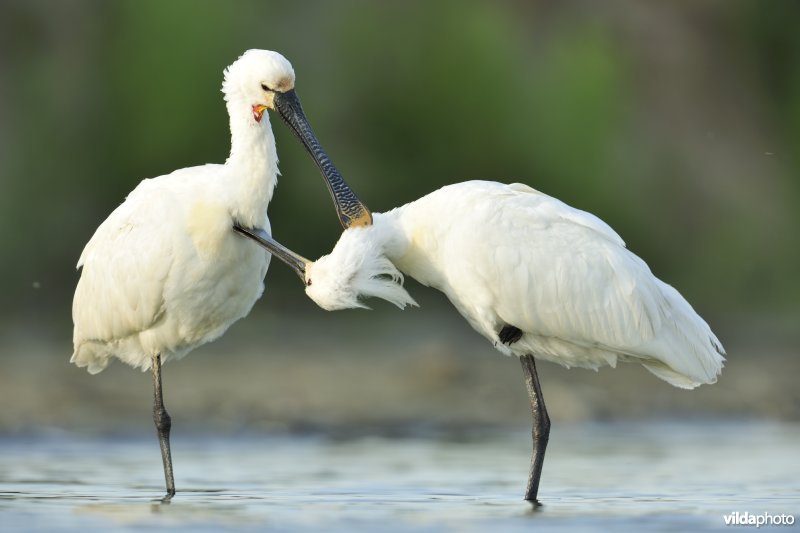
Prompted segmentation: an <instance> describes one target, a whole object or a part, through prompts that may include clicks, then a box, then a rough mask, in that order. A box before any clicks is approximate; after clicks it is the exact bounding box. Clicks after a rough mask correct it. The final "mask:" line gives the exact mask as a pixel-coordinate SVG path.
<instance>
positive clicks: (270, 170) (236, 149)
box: [225, 98, 278, 227]
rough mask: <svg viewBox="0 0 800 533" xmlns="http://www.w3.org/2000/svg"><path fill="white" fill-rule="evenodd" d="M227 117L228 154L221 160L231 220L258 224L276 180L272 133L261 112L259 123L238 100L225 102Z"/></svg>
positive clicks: (262, 218) (265, 117)
mask: <svg viewBox="0 0 800 533" xmlns="http://www.w3.org/2000/svg"><path fill="white" fill-rule="evenodd" d="M227 107H228V114H229V115H230V120H231V155H230V157H228V160H227V161H226V162H225V166H226V167H227V169H228V172H227V173H226V174H227V179H228V183H226V187H227V189H228V190H229V191H230V194H231V195H232V197H231V199H232V202H231V206H232V209H233V211H232V213H231V215H232V216H233V219H234V220H235V221H236V222H238V223H240V224H242V225H244V226H248V227H261V226H262V225H263V224H264V221H265V220H266V216H267V206H268V205H269V202H270V200H271V199H272V193H273V191H274V189H275V185H277V183H278V154H277V152H276V150H275V136H274V135H273V133H272V128H271V127H270V123H269V116H268V114H267V113H266V112H265V113H264V115H263V116H262V117H261V122H256V121H255V119H254V118H253V113H252V109H251V107H250V106H249V105H247V104H246V103H245V102H243V101H242V100H239V99H236V98H234V99H232V100H229V101H228V102H227Z"/></svg>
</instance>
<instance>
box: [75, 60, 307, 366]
mask: <svg viewBox="0 0 800 533" xmlns="http://www.w3.org/2000/svg"><path fill="white" fill-rule="evenodd" d="M262 84H263V85H264V86H267V87H271V88H275V87H277V86H281V87H282V88H284V89H291V88H292V86H293V85H294V71H293V70H292V67H291V65H290V64H289V62H288V61H287V60H286V59H285V58H283V56H281V55H280V54H277V53H275V52H268V51H264V50H250V51H248V52H247V53H245V54H244V55H243V56H242V57H241V58H240V59H239V60H237V61H236V62H235V63H234V64H233V65H231V66H230V67H229V68H228V69H227V70H226V72H225V81H224V85H223V92H224V94H225V99H226V101H227V107H228V113H229V114H230V125H231V155H230V157H229V158H228V160H227V161H226V162H225V164H223V165H204V166H198V167H192V168H185V169H180V170H177V171H175V172H173V173H171V174H168V175H165V176H160V177H157V178H153V179H148V180H144V181H142V182H141V183H140V184H139V186H138V187H136V189H134V190H133V192H131V193H130V195H129V196H128V197H127V199H126V200H125V202H124V203H123V204H122V205H120V206H119V207H118V208H117V209H115V210H114V212H113V213H111V215H110V216H109V217H108V218H107V219H106V220H105V222H103V223H102V224H101V225H100V227H99V228H97V231H96V232H95V234H94V236H92V238H91V239H90V240H89V243H88V244H87V245H86V248H85V249H84V250H83V253H82V254H81V257H80V260H79V261H78V267H79V268H80V267H82V269H83V270H82V272H81V278H80V281H79V282H78V287H77V289H76V290H75V298H74V301H73V306H72V316H73V321H74V323H75V329H74V334H73V342H74V348H75V351H74V354H73V356H72V362H73V363H75V364H76V365H78V366H81V367H88V370H89V372H91V373H97V372H100V371H101V370H103V369H104V368H105V367H106V365H108V362H109V359H110V358H111V357H117V358H119V359H121V360H122V361H124V362H126V363H128V364H129V365H131V366H134V367H138V368H141V369H142V370H147V369H149V368H150V366H151V359H152V356H153V355H154V354H160V355H161V360H162V361H168V360H170V359H173V358H178V357H181V356H183V355H185V354H186V353H188V352H189V351H190V350H192V349H193V348H195V347H197V346H199V345H201V344H203V343H206V342H209V341H211V340H213V339H215V338H217V337H219V336H220V335H222V333H224V332H225V330H226V329H227V328H228V327H229V326H230V325H231V324H232V323H233V322H235V321H236V320H238V319H240V318H242V317H243V316H245V315H246V314H247V313H248V312H249V311H250V309H251V308H252V306H253V304H254V303H255V301H256V300H257V299H258V298H259V297H260V296H261V293H262V291H263V288H264V286H263V279H264V275H265V274H266V271H267V266H268V265H269V255H268V254H266V253H265V252H264V251H263V250H260V249H257V247H254V246H253V245H252V243H250V242H249V241H247V240H246V239H243V238H241V237H240V236H239V235H236V234H235V233H234V232H233V231H232V227H233V225H234V223H239V224H242V225H244V226H247V227H260V228H264V229H266V230H267V231H269V221H268V219H267V205H268V204H269V202H270V199H271V198H272V192H273V189H274V188H275V184H276V182H277V175H278V158H277V154H276V151H275V139H274V137H273V134H272V129H271V128H270V123H269V117H268V115H266V114H264V115H263V118H262V117H261V116H258V120H257V119H256V117H257V115H256V114H255V113H256V109H255V108H256V107H257V106H263V107H271V106H272V102H271V98H272V95H271V94H270V93H269V91H264V90H263V89H262ZM262 112H263V109H262Z"/></svg>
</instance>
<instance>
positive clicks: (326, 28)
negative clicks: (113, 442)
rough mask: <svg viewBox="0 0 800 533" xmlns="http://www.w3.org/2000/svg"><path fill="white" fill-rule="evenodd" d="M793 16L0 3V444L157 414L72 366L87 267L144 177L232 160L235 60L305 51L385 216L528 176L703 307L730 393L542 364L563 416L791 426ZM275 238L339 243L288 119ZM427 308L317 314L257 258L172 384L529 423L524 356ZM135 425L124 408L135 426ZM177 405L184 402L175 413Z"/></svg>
mask: <svg viewBox="0 0 800 533" xmlns="http://www.w3.org/2000/svg"><path fill="white" fill-rule="evenodd" d="M798 20H800V3H797V2H795V1H792V0H785V1H781V0H773V1H771V2H757V1H746V0H715V1H711V0H703V1H697V2H691V3H689V2H680V3H679V2H672V3H641V2H634V1H610V2H602V3H599V2H589V1H580V0H568V1H561V2H554V1H528V2H523V1H498V2H472V1H461V0H459V1H455V0H450V1H441V2H423V1H416V0H415V1H406V2H367V1H351V0H347V1H338V2H323V1H316V2H290V1H261V2H257V1H243V0H238V1H231V2H228V1H211V0H171V1H169V2H162V1H156V0H135V1H134V0H126V1H114V2H104V1H99V0H97V1H86V0H75V1H70V2H53V1H42V0H0V217H2V223H0V242H2V250H3V256H2V259H3V260H2V261H0V269H2V270H1V271H0V280H2V281H1V282H2V300H0V318H1V319H2V320H1V322H2V325H0V335H2V337H0V350H1V352H0V354H1V357H2V359H0V365H3V366H4V367H5V368H4V370H3V371H2V372H1V373H0V374H1V375H0V400H2V401H3V403H4V404H6V405H9V406H10V407H9V408H8V409H6V410H5V412H3V413H0V429H3V430H10V431H24V430H26V429H29V428H31V427H39V426H56V427H65V428H69V429H77V430H80V429H88V428H92V427H95V425H94V422H90V420H91V421H95V422H97V421H99V422H98V424H97V427H122V426H125V425H126V424H131V423H134V422H131V421H130V420H126V419H125V413H127V412H130V413H136V416H137V417H139V418H137V419H136V420H138V421H137V422H135V423H134V424H138V423H141V424H142V425H145V424H149V423H150V421H149V418H148V417H149V414H148V404H147V402H149V399H148V398H149V394H150V390H149V384H148V381H147V380H148V378H147V376H139V375H137V373H135V372H134V373H132V372H131V370H129V369H127V368H124V367H123V365H121V364H115V365H112V367H111V368H110V369H109V370H108V371H107V372H106V373H104V374H103V375H101V376H98V377H91V378H90V377H89V376H88V375H86V374H84V373H83V372H82V371H79V370H77V369H76V368H74V367H71V366H69V365H68V364H67V361H68V359H69V355H70V353H71V341H70V335H71V329H70V328H71V322H70V304H71V296H72V291H73V290H74V287H75V283H76V281H77V278H78V273H77V272H76V271H75V263H76V262H77V258H78V256H79V254H80V252H81V250H82V247H83V245H84V244H85V242H86V241H87V240H88V239H89V237H90V236H91V235H92V233H93V231H94V229H95V228H96V227H97V225H98V224H99V223H100V222H101V221H102V220H103V219H104V218H105V217H106V216H107V215H108V213H110V212H111V210H112V209H113V208H114V207H116V205H118V204H119V203H120V202H121V201H122V200H123V199H124V197H125V195H126V194H127V193H128V192H129V191H130V190H131V189H133V188H134V186H135V185H136V184H137V183H138V182H139V181H140V180H141V179H144V178H148V177H154V176H158V175H161V174H165V173H168V172H170V171H172V170H174V169H176V168H179V167H185V166H192V165H197V164H203V163H207V162H222V161H224V160H225V158H226V157H227V151H228V148H229V144H228V142H229V134H228V125H227V115H226V112H225V107H224V105H223V102H222V95H221V93H220V90H219V89H220V84H221V81H222V70H223V69H224V67H225V66H227V65H228V64H230V63H231V62H232V61H233V60H235V59H236V58H237V57H238V56H239V55H240V54H241V53H242V52H243V51H244V50H246V49H248V48H267V49H274V50H277V51H280V52H281V53H283V54H284V55H285V56H286V57H287V58H289V60H290V61H291V62H292V63H293V65H294V68H295V71H296V74H297V84H296V87H297V91H298V94H299V95H300V97H301V99H302V102H303V105H304V108H305V110H306V114H307V115H308V117H309V119H310V120H311V123H312V125H313V126H314V128H315V130H316V132H317V134H318V136H319V138H320V139H321V141H322V143H323V144H324V145H325V146H326V148H327V150H328V152H329V154H330V155H331V156H332V158H333V160H334V161H335V163H336V164H337V166H338V167H339V169H340V170H341V171H342V173H343V174H344V175H345V177H346V178H347V179H348V181H349V182H350V184H351V185H352V186H353V188H354V189H355V190H356V191H357V192H358V193H359V195H360V197H361V198H362V199H363V200H364V201H365V202H366V203H367V204H368V205H369V206H370V207H371V208H372V209H373V210H375V211H383V210H387V209H389V208H391V207H394V206H397V205H400V204H403V203H405V202H408V201H411V200H413V199H415V198H418V197H419V196H421V195H423V194H425V193H427V192H430V191H432V190H434V189H436V188H438V187H440V186H442V185H445V184H448V183H453V182H456V181H462V180H466V179H494V180H498V181H505V182H513V181H520V182H524V183H527V184H529V185H531V186H533V187H535V188H537V189H539V190H541V191H543V192H546V193H548V194H550V195H553V196H556V197H558V198H560V199H562V200H564V201H565V202H567V203H569V204H571V205H573V206H575V207H578V208H581V209H585V210H587V211H590V212H592V213H595V214H596V215H598V216H600V217H601V218H603V219H604V220H605V221H607V222H608V223H609V224H610V225H611V226H612V227H614V228H615V229H616V230H617V231H618V232H619V233H620V234H621V235H622V236H623V238H624V239H625V240H626V242H627V243H628V246H629V248H630V249H631V250H633V251H634V252H635V253H637V254H638V255H640V256H641V257H642V258H644V259H645V260H646V261H647V262H648V263H649V264H650V266H651V267H652V269H653V271H654V272H655V273H656V274H657V275H658V276H659V277H661V278H662V279H664V280H665V281H667V282H669V283H670V284H672V285H674V286H676V287H677V288H678V289H679V290H680V291H681V292H682V293H683V294H684V296H686V298H687V299H688V300H689V301H690V302H691V303H692V304H693V306H694V307H695V308H696V309H697V310H698V311H699V312H700V313H701V314H702V315H703V316H704V317H705V318H706V319H707V320H708V321H709V323H710V324H711V325H712V327H713V328H714V330H715V331H716V332H717V334H718V335H719V337H720V338H721V340H722V341H723V343H724V344H725V346H726V348H727V349H728V351H729V356H730V357H729V362H728V366H727V368H726V370H725V372H724V373H723V375H722V377H721V379H720V382H719V383H718V384H717V385H714V386H711V387H701V388H700V389H699V390H698V391H696V392H692V393H686V392H683V391H677V390H674V389H671V388H670V387H669V386H668V385H666V384H663V383H661V382H658V381H657V380H656V379H655V378H653V377H652V376H650V375H649V374H647V373H646V372H645V371H644V370H642V369H640V368H635V367H634V368H620V369H617V370H616V371H610V370H605V371H601V372H600V373H598V374H595V373H593V372H586V371H581V370H577V371H571V372H566V371H564V370H562V369H560V368H558V367H555V366H554V365H541V366H542V367H543V368H542V369H541V372H542V375H543V376H542V380H543V386H544V389H545V395H546V397H547V398H552V400H550V402H549V404H550V408H551V414H553V415H554V419H556V420H559V419H561V420H564V419H588V418H604V417H617V416H652V415H654V414H660V415H664V416H703V415H706V414H709V415H722V416H745V417H747V416H759V417H760V416H766V417H774V418H789V419H800V392H798V390H797V389H798V388H797V387H796V383H794V380H793V379H792V377H793V376H796V375H797V372H798V370H800V361H798V359H799V358H798V355H799V354H798V348H797V347H798V343H799V342H800V304H799V303H798V302H800V275H798V274H800V238H799V237H800V231H798V230H800V209H798V208H799V207H800V32H798V31H797V21H798ZM271 120H272V124H273V128H274V130H275V133H276V137H277V144H278V153H279V155H280V159H281V165H280V168H281V172H282V177H281V179H280V180H279V186H278V189H277V191H276V195H275V198H274V200H273V203H272V205H271V206H270V213H269V214H270V218H271V220H272V225H273V231H274V234H275V235H276V236H277V237H278V238H280V239H281V240H282V241H283V242H284V243H285V244H287V245H289V246H290V247H292V248H293V249H295V250H297V251H298V252H300V253H302V254H303V255H306V256H308V257H317V256H319V255H321V254H323V253H325V252H326V251H328V250H329V249H330V248H331V247H332V246H333V243H334V242H335V241H336V238H337V236H338V234H339V231H340V228H339V227H338V224H337V222H336V218H335V216H334V212H333V209H332V206H331V203H330V200H329V197H328V194H327V191H326V189H325V187H324V186H323V184H322V180H321V178H320V177H319V175H318V174H317V171H316V168H315V167H314V165H313V163H312V162H311V161H310V159H308V157H307V156H306V154H305V153H304V152H303V150H302V148H301V146H300V145H299V143H297V142H296V141H295V139H294V138H293V137H292V135H291V133H290V132H289V131H288V130H287V128H285V127H284V125H283V124H282V123H281V122H280V120H278V119H277V118H276V117H275V116H272V117H271ZM408 285H409V289H410V291H411V292H412V294H413V295H414V296H415V297H417V298H418V300H419V301H420V303H421V304H422V306H423V307H422V309H418V310H412V311H406V312H404V313H400V312H399V311H397V310H395V309H388V308H387V307H388V306H386V305H382V304H381V303H380V302H376V303H375V307H376V310H375V311H373V312H371V313H368V312H365V311H352V312H343V313H336V314H329V313H325V312H323V311H321V310H318V309H316V308H315V307H314V306H313V304H312V303H311V302H310V301H308V300H307V299H306V298H305V296H304V295H303V292H302V287H301V286H300V285H299V284H298V283H297V280H296V279H294V278H293V274H291V273H290V272H289V271H288V270H287V269H285V268H284V267H283V266H282V265H280V264H275V265H273V268H272V269H271V270H270V272H269V274H268V275H267V287H268V290H267V293H266V295H265V297H264V298H263V299H262V301H260V302H259V303H258V304H257V305H256V307H255V309H254V311H253V313H252V314H251V316H250V317H248V318H247V319H245V320H244V321H243V322H242V323H241V324H237V325H236V326H234V327H233V328H232V329H231V331H230V332H228V334H227V335H226V337H225V338H223V339H222V340H221V341H219V342H217V343H213V344H211V345H209V346H206V347H204V348H202V349H201V350H198V353H199V354H203V355H193V356H192V357H190V358H189V359H188V360H186V361H184V362H181V363H179V364H176V365H170V366H168V367H167V369H166V370H165V381H166V382H165V389H166V391H167V399H168V401H170V402H171V405H175V406H176V407H175V408H174V411H175V412H174V413H173V414H174V415H178V416H179V417H180V416H183V417H184V419H191V420H194V421H195V422H196V423H197V425H198V426H202V427H207V426H208V425H209V424H214V423H216V424H217V425H220V426H228V427H231V428H239V427H247V428H252V427H261V426H262V425H263V426H264V427H270V428H271V427H275V426H277V425H288V426H289V427H294V425H297V424H299V425H303V424H311V425H333V426H338V425H343V426H344V425H369V424H395V423H396V424H401V425H402V424H416V423H429V422H430V423H435V424H458V423H463V424H478V423H481V424H482V423H486V424H493V423H524V422H525V421H526V417H527V403H526V402H527V400H526V398H525V392H524V387H523V386H522V381H521V380H522V378H521V375H520V373H519V370H518V368H517V365H516V363H515V362H513V361H510V360H507V359H505V358H502V357H500V356H499V355H496V354H495V353H493V351H492V348H491V346H490V345H489V344H488V343H487V342H485V341H483V339H481V338H480V337H478V335H477V334H475V333H474V332H472V331H471V330H470V329H469V328H468V326H466V325H465V324H463V323H462V321H461V320H460V318H459V317H457V316H455V312H454V311H453V310H452V309H451V308H449V307H448V305H447V303H446V301H445V300H444V298H443V297H442V296H441V295H439V294H437V293H434V292H432V291H430V290H429V289H426V288H423V287H420V286H419V285H417V284H415V283H413V282H409V283H408ZM126 409H127V411H126ZM181 411H182V412H181Z"/></svg>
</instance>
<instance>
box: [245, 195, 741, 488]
mask: <svg viewBox="0 0 800 533" xmlns="http://www.w3.org/2000/svg"><path fill="white" fill-rule="evenodd" d="M373 216H374V219H373V220H374V224H373V225H371V226H369V225H368V226H363V227H354V228H351V229H348V230H346V231H345V232H344V233H343V234H342V236H341V238H340V239H339V241H338V242H337V244H336V246H335V247H334V249H333V251H332V252H331V253H330V254H328V255H325V256H323V257H321V258H320V259H319V260H317V261H315V262H310V261H308V260H307V259H304V258H303V257H301V256H299V255H297V254H295V253H294V252H291V251H289V250H288V249H286V248H284V247H282V246H281V245H279V244H278V243H276V242H275V241H273V240H271V238H270V237H269V236H268V235H265V234H260V235H251V236H252V237H255V238H257V240H258V241H259V242H260V243H261V244H262V245H263V246H264V247H265V248H267V249H268V250H269V251H270V252H272V253H274V254H275V255H276V256H278V257H279V258H280V259H282V260H283V261H285V262H286V263H288V264H289V265H290V266H291V267H292V268H293V269H294V270H295V272H297V274H298V275H299V276H300V277H301V278H302V279H303V280H304V282H305V284H306V293H307V294H308V296H309V297H311V299H312V300H314V301H315V302H316V303H317V304H318V305H319V306H321V307H323V308H325V309H328V310H337V309H345V308H352V307H363V304H362V303H361V301H360V298H362V297H365V296H378V297H380V298H384V299H386V300H389V301H391V302H392V303H394V304H396V305H398V306H400V307H402V306H404V305H406V304H410V303H413V300H412V299H411V297H410V296H409V295H408V294H407V293H406V292H405V290H404V289H403V288H402V286H401V285H400V283H401V280H402V278H401V276H400V274H399V272H397V270H396V269H395V268H394V267H393V266H391V263H389V261H391V262H392V263H394V265H396V267H397V268H398V269H399V270H400V271H402V272H404V273H406V274H408V275H409V276H412V277H413V278H414V279H416V280H417V281H419V282H420V283H422V284H423V285H427V286H430V287H434V288H436V289H439V290H440V291H442V292H444V293H445V294H446V295H447V297H448V298H449V299H450V301H451V302H452V304H453V305H454V306H455V307H456V309H457V310H458V312H459V313H461V315H462V316H463V317H464V318H466V319H467V321H468V322H469V324H470V325H471V326H472V327H473V328H474V329H475V330H476V331H477V332H479V333H480V334H481V335H483V336H484V337H486V338H487V339H489V341H491V342H492V344H493V345H494V347H495V348H496V349H497V350H498V351H500V352H501V353H503V354H506V355H515V356H517V357H519V358H520V360H521V362H522V368H523V371H524V374H525V383H526V385H527V388H528V394H529V396H530V401H531V410H532V413H533V457H532V460H531V468H530V475H529V478H528V487H527V491H526V492H525V499H526V500H529V501H530V502H532V503H534V504H538V501H537V494H538V490H539V479H540V476H541V470H542V464H543V461H544V453H545V448H546V446H547V440H548V436H549V433H550V419H549V417H548V415H547V409H546V407H545V404H544V399H543V397H542V390H541V387H540V385H539V378H538V376H537V373H536V364H535V359H534V357H536V358H540V359H544V360H547V361H552V362H555V363H559V364H561V365H563V366H565V367H567V368H569V367H573V366H576V367H583V368H594V369H597V368H598V367H601V366H604V365H609V366H612V367H614V366H615V365H616V364H617V362H618V361H624V362H636V363H641V364H642V365H644V367H645V368H647V369H648V370H649V371H650V372H652V373H653V374H655V375H656V376H658V377H659V378H661V379H663V380H665V381H667V382H668V383H670V384H672V385H674V386H676V387H681V388H685V389H692V388H694V387H697V386H698V385H701V384H703V383H714V382H715V381H716V380H717V375H718V374H719V373H720V371H721V369H722V365H723V361H724V358H723V357H722V356H723V355H724V353H725V352H724V350H723V348H722V345H721V344H720V342H719V340H717V338H716V337H715V336H714V334H713V333H712V332H711V329H710V328H709V326H708V324H706V322H705V321H704V320H703V319H702V318H700V316H699V315H698V314H697V313H696V312H695V311H694V309H692V307H691V306H690V305H689V303H688V302H687V301H686V300H685V299H684V298H683V297H682V296H681V295H680V294H679V293H678V291H676V290H675V289H673V288H672V287H671V286H669V285H667V284H666V283H664V282H662V281H661V280H659V279H658V278H656V277H655V276H654V275H653V273H652V272H650V269H649V268H648V267H647V265H646V264H645V262H644V261H642V260H641V259H640V258H639V257H637V256H636V255H634V254H633V253H632V252H630V251H629V250H627V249H626V248H625V243H624V242H623V240H622V239H621V238H620V237H619V235H617V234H616V233H615V232H614V230H612V229H611V228H610V227H609V226H608V225H607V224H606V223H605V222H603V221H602V220H600V219H599V218H597V217H596V216H594V215H592V214H590V213H586V212H584V211H580V210H578V209H574V208H572V207H570V206H568V205H566V204H564V203H563V202H561V201H559V200H557V199H555V198H552V197H550V196H547V195H546V194H542V193H540V192H538V191H536V190H534V189H532V188H530V187H528V186H527V185H522V184H519V183H515V184H511V185H505V184H502V183H496V182H489V181H469V182H464V183H458V184H455V185H449V186H446V187H443V188H441V189H439V190H437V191H435V192H433V193H431V194H428V195H427V196H424V197H422V198H420V199H419V200H416V201H414V202H411V203H408V204H406V205H404V206H402V207H398V208H396V209H393V210H392V211H389V212H388V213H374V215H373Z"/></svg>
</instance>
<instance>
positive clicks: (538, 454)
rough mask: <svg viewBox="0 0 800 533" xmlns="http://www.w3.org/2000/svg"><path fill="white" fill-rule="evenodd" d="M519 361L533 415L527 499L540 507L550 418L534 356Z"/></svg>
mask: <svg viewBox="0 0 800 533" xmlns="http://www.w3.org/2000/svg"><path fill="white" fill-rule="evenodd" d="M519 359H520V361H521V362H522V371H523V372H524V373H525V385H526V386H527V388H528V396H529V397H530V399H531V413H532V414H533V455H532V456H531V472H530V475H529V476H528V490H527V491H525V499H526V500H528V501H529V502H531V503H532V504H534V505H540V504H539V500H537V499H536V496H537V494H538V492H539V479H540V478H541V477H542V465H543V464H544V452H545V449H547V440H548V439H549V438H550V417H549V416H548V415H547V408H546V407H545V405H544V396H542V387H541V385H539V376H538V374H537V373H536V361H535V360H534V359H533V356H532V355H523V356H522V357H520V358H519Z"/></svg>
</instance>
